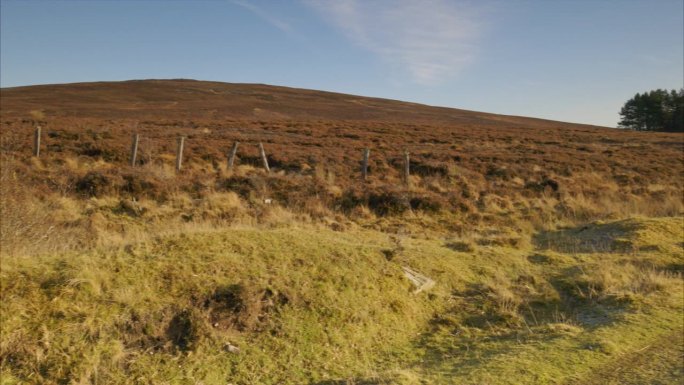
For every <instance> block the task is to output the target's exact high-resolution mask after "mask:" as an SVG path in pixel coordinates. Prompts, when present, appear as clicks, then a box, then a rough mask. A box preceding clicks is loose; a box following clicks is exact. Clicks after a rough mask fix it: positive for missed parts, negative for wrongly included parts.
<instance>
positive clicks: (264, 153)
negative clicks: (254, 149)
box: [259, 142, 271, 172]
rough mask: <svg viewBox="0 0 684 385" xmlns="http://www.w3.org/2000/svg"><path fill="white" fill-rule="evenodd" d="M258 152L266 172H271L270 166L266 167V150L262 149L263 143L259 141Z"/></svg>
mask: <svg viewBox="0 0 684 385" xmlns="http://www.w3.org/2000/svg"><path fill="white" fill-rule="evenodd" d="M259 152H260V153H261V161H262V162H263V163H264V168H265V169H266V172H271V168H270V167H268V159H267V158H266V151H264V145H263V144H261V142H259Z"/></svg>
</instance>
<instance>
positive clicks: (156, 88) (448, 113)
mask: <svg viewBox="0 0 684 385" xmlns="http://www.w3.org/2000/svg"><path fill="white" fill-rule="evenodd" d="M1 92H2V93H1V95H2V99H3V107H2V110H3V115H4V116H26V115H28V114H29V113H30V111H43V112H44V113H45V114H46V115H47V116H50V117H79V118H104V119H114V118H117V119H121V118H128V119H159V118H161V119H185V120H197V119H199V120H203V119H227V118H228V119H235V118H239V119H259V120H268V121H271V120H309V121H311V120H313V121H315V120H319V121H336V120H358V121H386V122H405V123H449V124H478V125H480V126H500V125H504V124H507V125H514V126H528V127H541V126H545V127H549V126H554V127H581V125H573V124H568V123H561V122H553V121H548V120H542V119H532V118H524V117H515V116H506V115H495V114H487V113H482V112H474V111H466V110H459V109H454V108H444V107H432V106H426V105H422V104H417V103H408V102H402V101H397V100H388V99H379V98H370V97H363V96H356V95H346V94H339V93H333V92H324V91H315V90H305V89H297V88H288V87H278V86H269V85H262V84H234V83H220V82H207V81H196V80H185V79H177V80H132V81H123V82H97V83H74V84H56V85H40V86H27V87H13V88H4V89H2V91H1ZM589 127H590V126H589Z"/></svg>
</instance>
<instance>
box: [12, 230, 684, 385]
mask: <svg viewBox="0 0 684 385" xmlns="http://www.w3.org/2000/svg"><path fill="white" fill-rule="evenodd" d="M681 225H682V219H681V218H659V219H631V220H627V221H619V222H611V223H604V224H594V225H588V226H587V227H586V228H585V229H584V230H582V229H568V230H562V231H560V232H556V233H548V234H538V235H537V236H536V237H533V238H534V239H533V240H532V241H531V242H527V243H525V242H523V243H522V244H520V245H516V246H511V245H506V244H499V243H497V242H494V243H487V242H478V243H477V245H469V247H467V248H459V247H454V246H453V244H454V243H453V242H450V241H449V240H447V239H442V238H439V237H431V236H424V237H421V238H418V237H412V236H410V235H405V236H397V235H391V236H390V235H388V234H386V233H383V232H379V231H375V230H369V229H364V228H362V227H355V228H351V229H348V230H346V231H343V232H339V231H332V230H330V229H327V228H323V227H317V226H312V225H289V226H283V227H276V228H255V227H240V226H236V227H230V228H223V229H215V230H212V231H198V232H196V233H192V234H186V235H183V234H181V235H175V236H165V237H159V238H155V239H151V240H146V241H143V242H139V243H136V244H129V245H126V246H124V247H121V248H118V249H112V248H107V249H105V248H103V249H99V250H96V251H92V252H87V253H85V252H83V253H74V252H69V253H63V254H50V255H43V256H37V257H36V256H32V257H20V256H12V257H3V258H2V265H1V267H2V273H1V275H0V283H1V284H2V292H1V293H2V308H1V309H2V339H1V340H0V348H1V351H0V354H1V355H0V358H1V361H0V362H1V370H2V372H1V373H2V383H3V384H14V383H17V384H18V383H34V384H70V383H74V384H131V383H134V384H205V385H209V384H229V383H232V384H394V383H397V384H453V383H463V384H484V383H488V384H544V383H549V384H557V383H567V384H570V383H573V384H574V383H582V382H583V381H586V382H587V383H592V382H591V381H594V380H592V379H595V378H596V376H597V373H599V372H600V371H601V370H606V368H614V367H615V366H616V365H618V366H619V363H620V362H621V360H624V359H625V357H635V356H638V355H639V354H640V352H649V350H648V348H649V346H650V345H652V344H654V343H656V342H658V341H662V340H663V338H666V337H669V338H671V339H672V340H671V343H672V344H675V345H676V344H681V343H682V340H681V337H682V331H683V330H684V325H683V324H682V322H683V321H682V314H683V313H684V303H683V301H682V299H683V298H684V292H683V289H684V288H683V287H682V280H681V279H682V278H681V266H682V262H683V261H682V243H681V240H682V226H681ZM580 230H581V231H580ZM575 232H577V233H580V232H581V233H586V234H592V235H587V236H586V237H588V238H587V239H590V238H591V237H594V239H599V240H604V238H605V237H604V235H605V234H609V235H606V237H608V236H609V237H613V238H614V239H613V243H610V242H608V241H607V239H608V238H605V240H606V245H608V244H610V245H612V246H611V247H612V248H608V247H607V246H606V248H603V249H600V250H598V249H596V250H590V249H581V250H575V251H572V252H570V251H569V250H567V249H565V248H563V247H558V245H559V244H561V243H562V242H558V240H560V239H562V238H563V237H565V236H571V237H574V238H575V239H577V236H576V235H577V234H576V233H575ZM535 239H536V241H535ZM548 239H553V240H555V243H554V242H551V243H549V242H545V240H548ZM580 241H581V240H580ZM625 242H629V245H630V247H629V248H625V247H623V246H624V243H625ZM402 266H409V267H411V268H412V269H415V270H417V271H419V272H421V273H423V274H425V275H427V276H429V277H430V278H432V279H434V280H435V281H436V282H437V284H436V286H435V287H434V288H432V289H431V290H429V291H427V292H422V293H418V294H413V287H411V283H410V282H409V281H408V280H407V279H406V278H405V277H404V276H403V273H402V269H401V268H402ZM635 282H636V283H635ZM672 336H674V337H672ZM659 343H662V342H659ZM234 347H237V348H239V350H240V351H239V353H237V354H236V353H233V352H231V351H230V350H234ZM679 350H681V349H674V350H672V351H673V352H675V353H673V354H676V352H677V351H679ZM630 362H634V360H631V361H630ZM646 373H647V372H646ZM680 375H681V372H679V374H677V372H676V371H674V372H672V373H671V374H670V375H669V376H670V377H667V376H666V378H665V380H667V378H670V379H671V380H673V381H676V380H677V376H680ZM626 376H627V378H622V380H621V381H622V382H624V383H630V381H631V380H630V378H631V379H633V380H634V381H633V382H632V383H638V382H640V381H641V380H643V378H644V373H641V372H637V373H635V374H633V375H630V374H629V373H627V374H626ZM630 376H631V377H630ZM679 379H681V378H679ZM594 383H595V381H594Z"/></svg>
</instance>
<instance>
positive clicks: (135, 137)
mask: <svg viewBox="0 0 684 385" xmlns="http://www.w3.org/2000/svg"><path fill="white" fill-rule="evenodd" d="M139 139H140V135H139V134H133V143H132V144H131V167H134V166H135V157H136V156H137V155H138V140H139Z"/></svg>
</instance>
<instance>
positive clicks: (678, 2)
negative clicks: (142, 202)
mask: <svg viewBox="0 0 684 385" xmlns="http://www.w3.org/2000/svg"><path fill="white" fill-rule="evenodd" d="M683 51H684V2H683V1H682V0H673V1H670V0H644V1H637V0H613V1H611V0H574V1H572V0H565V1H564V0H558V1H544V0H537V1H524V0H514V1H457V0H453V1H452V0H421V1H419V0H365V1H364V0H330V1H323V0H321V1H316V0H292V1H285V0H282V1H265V0H264V1H258V0H214V1H201V0H200V1H178V0H176V1H161V0H157V1H141V0H136V1H38V0H28V1H14V0H1V3H0V85H1V86H2V87H12V86H20V85H30V84H45V83H69V82H84V81H99V80H128V79H147V78H157V79H161V78H192V79H199V80H216V81H225V82H237V83H265V84H275V85H284V86H291V87H301V88H311V89H320V90H327V91H337V92H344V93H350V94H357V95H365V96H376V97H385V98H391V99H400V100H407V101H413V102H419V103H425V104H432V105H440V106H448V107H456V108H463V109H470V110H478V111H486V112H494V113H502V114H513V115H524V116H534V117H542V118H548V119H555V120H563V121H572V122H580V123H591V124H598V125H606V126H615V125H616V124H617V121H618V111H619V109H620V107H621V106H622V104H623V103H624V102H625V101H626V100H627V99H629V98H630V97H632V96H633V95H634V94H635V93H636V92H643V91H647V90H651V89H655V88H667V89H673V88H677V89H678V88H681V87H684V52H683Z"/></svg>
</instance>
